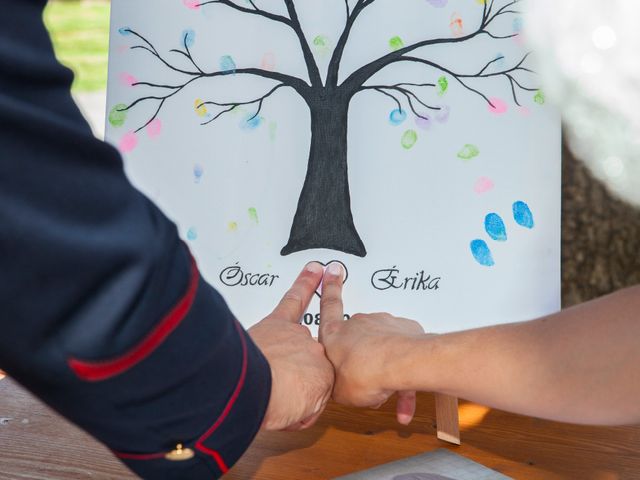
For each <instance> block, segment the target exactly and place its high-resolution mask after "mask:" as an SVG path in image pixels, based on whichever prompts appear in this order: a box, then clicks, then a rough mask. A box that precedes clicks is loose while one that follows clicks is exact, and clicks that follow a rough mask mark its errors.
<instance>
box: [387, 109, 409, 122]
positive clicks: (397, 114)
mask: <svg viewBox="0 0 640 480" xmlns="http://www.w3.org/2000/svg"><path fill="white" fill-rule="evenodd" d="M406 119H407V112H405V111H404V110H400V109H399V108H396V109H395V110H393V111H392V112H391V113H390V114H389V121H390V122H391V125H400V124H402V123H404V121H405V120H406Z"/></svg>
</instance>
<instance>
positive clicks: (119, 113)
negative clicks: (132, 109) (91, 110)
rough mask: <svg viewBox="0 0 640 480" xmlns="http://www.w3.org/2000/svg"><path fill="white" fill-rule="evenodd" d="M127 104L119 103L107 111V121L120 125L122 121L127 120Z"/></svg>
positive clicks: (116, 125) (115, 125) (122, 123)
mask: <svg viewBox="0 0 640 480" xmlns="http://www.w3.org/2000/svg"><path fill="white" fill-rule="evenodd" d="M126 108H127V106H126V105H125V104H124V103H119V104H118V105H116V106H115V107H113V108H112V109H111V111H110V112H109V123H110V124H111V125H113V126H114V127H121V126H122V125H124V122H126V121H127V110H125V109H126Z"/></svg>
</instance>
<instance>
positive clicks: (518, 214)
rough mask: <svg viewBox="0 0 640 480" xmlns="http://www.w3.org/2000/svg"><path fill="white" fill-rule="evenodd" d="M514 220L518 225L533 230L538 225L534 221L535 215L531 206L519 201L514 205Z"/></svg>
mask: <svg viewBox="0 0 640 480" xmlns="http://www.w3.org/2000/svg"><path fill="white" fill-rule="evenodd" d="M513 218H514V220H515V221H516V223H517V224H518V225H520V226H521V227H524V228H529V229H531V228H533V227H535V225H536V224H535V221H534V220H533V213H531V209H530V208H529V205H527V204H526V203H525V202H521V201H519V202H515V203H514V204H513Z"/></svg>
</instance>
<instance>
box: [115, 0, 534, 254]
mask: <svg viewBox="0 0 640 480" xmlns="http://www.w3.org/2000/svg"><path fill="white" fill-rule="evenodd" d="M236 1H237V2H238V3H235V2H234V0H210V1H204V2H202V3H200V4H198V5H194V7H198V8H229V9H233V10H235V11H237V12H241V13H242V14H246V15H256V16H259V17H262V18H264V19H265V21H271V22H276V23H279V24H282V26H283V28H290V29H292V31H293V32H294V33H295V36H296V37H297V39H298V42H299V44H300V48H301V51H302V55H303V57H304V60H305V63H306V68H307V73H308V78H307V79H305V78H298V77H295V76H292V75H288V74H284V73H279V72H277V71H270V70H267V69H263V68H252V67H250V68H241V67H236V66H235V65H233V66H232V67H230V68H228V69H223V70H220V71H213V72H208V71H206V70H205V69H203V68H201V67H200V64H199V63H198V61H197V60H196V59H195V58H194V55H193V54H192V52H191V51H190V48H189V43H190V42H189V38H188V35H185V38H184V41H183V45H182V47H181V49H176V50H172V51H171V52H169V53H172V54H177V55H176V57H175V58H178V57H182V60H183V62H174V61H172V60H170V59H169V58H171V59H173V58H174V57H172V56H170V55H167V56H165V55H163V54H161V53H160V52H159V51H158V50H157V49H156V48H155V47H154V45H153V43H152V42H151V41H150V40H149V39H147V38H146V37H145V36H143V35H142V34H141V33H139V32H136V31H134V30H132V29H126V33H127V34H129V35H133V36H135V37H136V40H137V41H138V42H137V43H139V44H138V45H135V46H133V47H132V48H133V49H142V50H145V51H146V52H148V53H149V54H151V55H153V56H154V57H156V58H157V60H158V61H159V62H161V63H162V64H164V66H165V67H166V68H168V69H170V70H172V71H173V72H175V73H178V74H180V75H182V76H184V79H185V80H184V82H183V83H180V84H177V85H162V84H159V83H154V82H138V83H135V84H134V86H146V87H150V88H156V89H158V91H160V92H163V93H162V94H157V95H150V96H144V97H141V98H138V99H137V100H136V101H134V102H133V103H131V104H130V105H128V106H127V107H126V108H123V109H122V110H129V109H132V108H134V107H136V106H137V105H139V104H140V103H142V102H156V103H157V108H156V109H155V113H154V114H153V116H152V117H151V118H150V119H149V121H148V122H147V123H146V124H145V125H143V126H141V127H140V129H138V130H141V129H143V128H145V127H146V126H147V125H149V124H150V123H151V122H152V121H153V120H154V119H155V118H156V117H157V116H158V114H159V113H160V112H161V110H162V108H163V106H164V105H165V103H166V102H167V101H168V100H170V99H172V98H174V97H176V96H177V95H178V94H179V93H180V92H181V91H182V90H183V89H184V88H185V87H187V86H188V85H190V84H192V83H193V82H196V81H198V80H200V79H205V78H214V77H221V76H223V75H229V74H234V75H253V76H257V77H262V78H264V79H265V80H267V81H270V82H271V85H270V86H269V85H267V87H266V88H265V91H266V93H265V94H264V95H262V96H261V97H259V98H253V99H250V100H247V101H220V100H216V101H213V100H210V101H204V102H203V103H202V104H201V105H199V106H198V107H204V108H206V106H208V107H209V108H212V109H214V108H215V109H216V115H215V116H213V117H212V118H210V119H208V120H207V121H205V122H204V123H203V125H206V124H209V123H212V122H214V121H215V120H217V119H219V118H220V117H222V116H223V115H225V114H228V113H229V112H231V111H232V110H234V109H236V108H238V107H240V106H245V107H250V108H255V115H254V117H253V118H256V117H258V115H259V114H260V112H261V110H262V107H263V104H264V102H265V101H266V100H267V99H269V98H270V97H271V96H272V95H273V94H274V93H275V92H277V91H278V90H279V89H281V88H290V89H293V90H294V91H295V92H297V94H298V95H300V97H302V99H303V100H304V101H305V102H306V104H307V105H308V107H309V111H310V117H311V145H310V152H309V158H308V160H307V161H308V169H307V174H306V179H305V182H304V185H303V187H302V191H301V193H300V198H299V202H298V207H297V211H296V214H295V217H294V218H293V223H292V226H291V233H290V237H289V241H288V243H287V245H286V246H284V248H283V249H282V251H281V254H282V255H289V254H292V253H295V252H300V251H303V250H309V249H316V248H326V249H332V250H338V251H342V252H345V253H348V254H353V255H356V256H360V257H364V256H366V254H367V251H366V248H365V245H364V243H363V241H362V239H361V238H360V235H359V234H358V231H357V229H356V226H355V223H354V219H353V215H352V212H351V199H350V190H349V176H348V161H347V129H348V113H349V105H350V103H351V100H352V99H353V98H354V96H355V95H357V94H358V93H359V92H363V91H373V92H377V93H380V94H382V95H385V96H386V97H388V98H389V100H390V101H392V102H394V103H395V105H397V108H398V109H399V111H400V112H401V113H402V112H403V111H404V110H403V108H408V109H409V110H410V111H411V112H413V114H414V115H416V116H417V117H421V118H424V117H423V115H424V113H422V114H421V113H420V112H424V111H425V110H424V109H428V110H438V109H439V107H435V106H432V105H429V104H428V103H427V102H426V101H424V100H423V98H424V97H423V92H424V89H425V88H431V87H436V85H435V83H396V84H388V85H377V84H372V83H371V79H372V77H373V76H374V75H375V74H376V73H378V72H380V71H381V70H383V69H386V68H388V67H391V66H393V65H395V64H399V63H400V62H413V63H414V64H419V65H421V66H424V67H425V68H426V69H427V70H428V71H429V72H431V74H433V72H436V73H437V75H442V74H446V75H448V77H450V78H452V79H455V81H457V83H458V84H460V85H461V86H462V87H464V88H465V89H467V90H468V91H469V92H471V93H472V94H474V95H477V96H479V97H481V98H482V100H483V101H485V102H487V103H488V104H490V105H491V100H490V99H489V97H488V96H487V95H486V94H484V93H483V92H482V91H480V90H479V89H478V88H477V87H474V86H473V82H476V83H477V82H478V81H480V80H481V79H486V78H490V77H503V78H504V79H505V81H506V82H507V83H508V84H509V86H510V88H511V92H512V95H513V100H514V102H515V103H516V104H517V105H520V103H519V99H518V94H519V93H522V91H536V90H537V89H535V88H530V87H527V86H525V85H523V82H522V81H521V80H519V79H518V78H517V76H516V75H517V74H518V73H519V72H529V73H533V72H532V71H531V70H530V69H528V68H527V67H525V62H526V60H527V55H525V56H524V57H523V58H521V59H519V62H513V63H512V65H511V66H508V67H505V68H502V69H500V70H499V71H495V68H494V67H495V66H496V65H497V64H498V62H500V61H502V62H500V63H508V62H506V60H505V59H504V58H503V57H499V58H493V59H492V60H490V61H488V62H487V63H486V65H485V66H484V67H483V68H482V69H481V70H479V71H476V72H474V73H460V72H456V71H453V70H452V69H450V68H447V66H445V65H440V64H437V63H435V62H432V61H430V60H429V59H425V58H422V57H421V56H420V55H419V53H418V52H416V51H417V50H418V49H422V48H423V47H428V46H430V45H440V44H459V43H462V42H468V41H470V40H472V39H474V38H476V37H479V36H482V35H487V36H489V37H491V38H494V39H496V40H502V39H507V38H512V37H514V36H516V35H517V34H512V35H498V34H496V33H492V32H491V31H490V28H491V27H492V26H493V25H494V24H496V23H497V22H496V20H497V19H498V18H500V17H503V16H508V15H517V14H519V13H520V12H518V11H517V10H516V9H515V8H516V6H517V5H516V4H517V3H519V2H520V0H509V1H507V2H505V3H501V2H500V0H486V1H485V2H484V7H483V8H482V17H481V18H478V22H477V23H478V26H477V28H475V30H474V31H473V32H472V33H469V34H466V35H461V36H457V37H454V36H452V37H451V38H432V39H425V40H423V41H420V42H417V43H415V44H412V45H407V46H399V47H398V48H397V49H395V50H393V51H391V52H389V53H388V54H386V55H383V56H382V57H380V58H378V59H376V60H375V61H373V62H371V63H369V64H367V65H363V66H362V67H360V68H358V69H356V70H355V71H354V72H353V73H351V74H350V75H349V76H348V77H347V78H346V79H344V80H343V81H342V82H341V81H340V68H341V63H342V59H343V54H344V52H345V48H346V47H347V44H348V42H349V37H350V35H351V32H352V30H353V27H354V25H355V24H356V22H357V21H358V18H361V16H362V15H363V13H364V12H365V11H367V9H369V8H370V7H371V6H372V5H373V4H374V3H376V0H344V4H345V15H346V20H345V26H344V30H343V31H342V34H341V36H340V38H339V39H338V41H337V43H336V46H335V48H334V50H333V54H332V57H331V60H330V63H329V66H328V69H327V73H326V75H325V76H324V78H323V75H322V74H321V72H320V69H319V67H318V64H317V62H316V60H315V58H314V55H313V52H312V50H311V47H310V44H309V42H308V40H307V38H306V36H305V33H304V31H303V28H302V24H301V21H300V19H299V16H298V13H297V11H296V5H295V3H296V2H295V0H282V1H283V2H284V5H285V6H286V11H287V12H288V14H287V15H280V14H276V13H272V12H269V11H267V10H265V9H263V8H262V7H261V6H259V2H258V1H257V0H248V1H247V2H242V4H241V2H240V0H236ZM395 1H398V0H395ZM425 8H429V7H428V6H425ZM283 12H284V10H283ZM479 16H480V15H479ZM185 62H186V64H187V65H188V67H184V66H181V65H184V64H185ZM403 105H404V106H403ZM253 118H252V119H253ZM252 119H250V120H252Z"/></svg>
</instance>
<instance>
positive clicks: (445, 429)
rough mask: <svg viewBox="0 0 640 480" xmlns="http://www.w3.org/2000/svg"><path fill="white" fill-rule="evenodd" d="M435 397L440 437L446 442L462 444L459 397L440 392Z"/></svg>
mask: <svg viewBox="0 0 640 480" xmlns="http://www.w3.org/2000/svg"><path fill="white" fill-rule="evenodd" d="M435 399H436V424H437V429H438V438H439V439H440V440H442V441H444V442H448V443H453V444H454V445H460V418H459V416H458V399H457V398H456V397H451V396H449V395H442V394H440V393H436V394H435Z"/></svg>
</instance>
